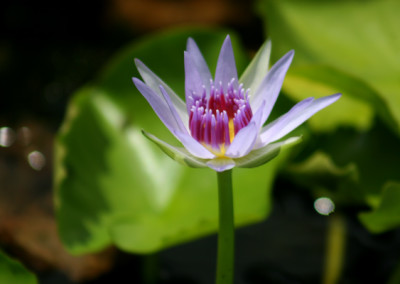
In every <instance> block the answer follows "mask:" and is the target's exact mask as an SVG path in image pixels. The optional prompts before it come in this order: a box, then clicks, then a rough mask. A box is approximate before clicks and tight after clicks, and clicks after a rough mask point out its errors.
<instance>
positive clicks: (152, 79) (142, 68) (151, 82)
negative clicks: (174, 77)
mask: <svg viewBox="0 0 400 284" xmlns="http://www.w3.org/2000/svg"><path fill="white" fill-rule="evenodd" d="M135 64H136V68H137V69H138V71H139V73H140V75H141V76H142V78H143V81H144V82H145V83H146V84H147V85H148V86H149V87H150V88H151V89H152V90H153V91H154V92H155V93H156V94H158V95H159V96H160V97H162V94H161V92H160V89H159V87H160V85H161V86H163V87H164V89H165V90H166V91H167V93H168V95H169V96H170V98H171V101H172V103H173V104H174V106H175V108H176V109H177V112H178V114H179V116H180V117H181V118H182V120H183V121H187V120H189V117H188V112H187V110H186V106H185V103H184V102H183V101H182V99H181V98H180V97H179V96H178V95H177V94H175V92H174V91H173V90H172V89H171V88H170V87H169V86H168V85H167V84H165V83H164V82H163V81H162V80H161V79H160V78H159V77H158V76H157V75H156V74H154V73H153V72H152V71H151V70H150V69H149V68H148V67H147V66H146V65H144V63H143V62H142V61H140V60H139V59H135Z"/></svg>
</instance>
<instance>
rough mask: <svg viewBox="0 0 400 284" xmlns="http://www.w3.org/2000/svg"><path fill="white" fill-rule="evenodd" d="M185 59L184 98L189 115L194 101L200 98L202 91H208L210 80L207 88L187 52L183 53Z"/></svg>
mask: <svg viewBox="0 0 400 284" xmlns="http://www.w3.org/2000/svg"><path fill="white" fill-rule="evenodd" d="M184 57H185V96H186V107H187V112H188V113H190V109H191V107H192V105H193V103H194V101H195V100H196V99H198V98H201V96H202V94H203V93H204V91H206V90H208V89H210V80H208V83H207V86H208V89H207V87H206V86H205V85H204V82H203V75H202V74H201V73H200V70H199V69H198V68H197V66H196V64H195V63H194V60H193V58H192V56H191V55H190V54H189V53H188V52H186V51H185V52H184Z"/></svg>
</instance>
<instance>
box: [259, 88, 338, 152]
mask: <svg viewBox="0 0 400 284" xmlns="http://www.w3.org/2000/svg"><path fill="white" fill-rule="evenodd" d="M340 96H341V94H334V95H330V96H326V97H323V98H319V99H316V100H313V99H312V98H309V99H305V100H303V101H301V102H299V103H298V104H296V105H295V106H294V107H293V108H292V109H291V110H289V111H288V112H287V113H286V114H284V115H282V116H281V117H279V118H278V119H277V120H275V121H273V122H272V123H271V124H268V125H267V126H265V127H264V128H263V129H262V131H261V134H260V138H261V141H262V145H267V144H268V143H271V142H273V141H276V140H278V139H280V138H282V137H283V136H285V135H286V134H288V133H289V132H291V131H292V130H293V129H295V128H296V127H298V126H299V125H300V124H302V123H303V122H304V121H306V120H307V119H309V118H310V117H311V116H312V115H314V114H315V113H316V112H318V111H320V110H321V109H323V108H325V107H327V106H329V105H330V104H332V103H334V102H335V101H337V100H338V99H339V98H340Z"/></svg>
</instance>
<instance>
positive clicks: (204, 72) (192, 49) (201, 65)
mask: <svg viewBox="0 0 400 284" xmlns="http://www.w3.org/2000/svg"><path fill="white" fill-rule="evenodd" d="M186 50H187V52H188V54H189V56H190V58H191V61H192V63H193V64H194V66H195V67H196V69H197V70H198V72H199V73H200V76H201V82H202V84H203V85H204V86H206V90H207V91H208V90H209V88H210V80H211V79H212V76H211V73H210V69H208V66H207V63H206V61H205V60H204V57H203V55H202V54H201V52H200V49H199V48H198V46H197V44H196V42H195V41H194V40H193V39H192V38H189V39H188V41H187V45H186Z"/></svg>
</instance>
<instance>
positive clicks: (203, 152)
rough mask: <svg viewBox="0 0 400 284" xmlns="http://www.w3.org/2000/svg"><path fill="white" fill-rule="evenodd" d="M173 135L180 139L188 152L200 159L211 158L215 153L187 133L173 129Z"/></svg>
mask: <svg viewBox="0 0 400 284" xmlns="http://www.w3.org/2000/svg"><path fill="white" fill-rule="evenodd" d="M174 135H175V136H176V137H177V138H178V139H179V141H181V143H182V144H183V146H185V148H186V149H187V150H188V151H189V153H190V154H192V155H193V156H196V157H198V158H201V159H212V158H215V155H214V154H212V153H211V152H210V151H208V150H207V149H206V148H205V147H204V146H203V145H201V144H200V143H199V142H198V141H197V140H196V139H194V138H193V137H192V136H191V135H190V134H189V133H184V132H179V131H175V132H174Z"/></svg>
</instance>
